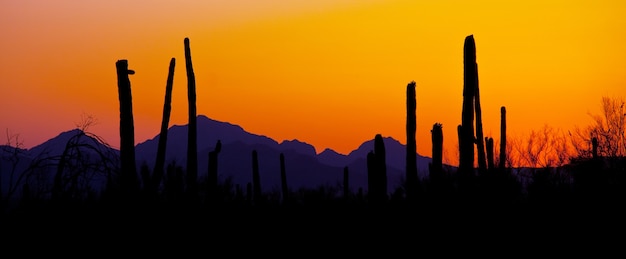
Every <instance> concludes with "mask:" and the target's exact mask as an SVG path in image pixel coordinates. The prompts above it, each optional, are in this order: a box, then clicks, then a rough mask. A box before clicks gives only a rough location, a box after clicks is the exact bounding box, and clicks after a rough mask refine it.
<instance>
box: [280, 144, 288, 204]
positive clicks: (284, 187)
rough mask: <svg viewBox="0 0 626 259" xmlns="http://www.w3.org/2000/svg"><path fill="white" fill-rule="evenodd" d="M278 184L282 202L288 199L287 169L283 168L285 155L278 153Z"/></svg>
mask: <svg viewBox="0 0 626 259" xmlns="http://www.w3.org/2000/svg"><path fill="white" fill-rule="evenodd" d="M280 186H281V189H282V192H283V203H284V202H287V201H288V200H289V186H288V185H287V170H286V168H285V155H284V154H283V153H280Z"/></svg>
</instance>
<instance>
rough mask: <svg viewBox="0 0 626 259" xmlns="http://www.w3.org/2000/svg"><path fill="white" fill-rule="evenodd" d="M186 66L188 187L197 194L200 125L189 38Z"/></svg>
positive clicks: (186, 47) (186, 50) (186, 48)
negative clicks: (197, 120)
mask: <svg viewBox="0 0 626 259" xmlns="http://www.w3.org/2000/svg"><path fill="white" fill-rule="evenodd" d="M184 45H185V68H186V70H187V100H188V104H189V125H188V126H187V130H188V133H187V189H188V191H189V193H190V194H192V195H194V194H196V192H197V190H198V188H197V184H198V183H197V181H198V126H197V122H196V76H195V74H194V72H193V64H192V62H191V47H190V45H189V38H185V40H184Z"/></svg>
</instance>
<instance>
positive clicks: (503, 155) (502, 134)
mask: <svg viewBox="0 0 626 259" xmlns="http://www.w3.org/2000/svg"><path fill="white" fill-rule="evenodd" d="M506 156H507V154H506V108H505V107H504V106H502V107H500V161H499V163H500V164H499V167H500V170H504V169H505V168H506Z"/></svg>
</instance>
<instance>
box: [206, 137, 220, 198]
mask: <svg viewBox="0 0 626 259" xmlns="http://www.w3.org/2000/svg"><path fill="white" fill-rule="evenodd" d="M221 150H222V141H220V140H218V141H217V143H216V144H215V149H213V151H209V171H208V175H207V177H208V181H207V182H208V184H209V194H210V195H211V196H212V198H215V196H216V195H217V156H218V155H219V153H220V151H221Z"/></svg>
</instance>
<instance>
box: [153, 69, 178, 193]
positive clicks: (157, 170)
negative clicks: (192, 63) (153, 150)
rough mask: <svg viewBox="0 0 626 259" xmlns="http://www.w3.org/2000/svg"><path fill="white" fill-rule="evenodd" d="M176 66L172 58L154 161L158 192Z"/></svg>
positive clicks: (154, 179)
mask: <svg viewBox="0 0 626 259" xmlns="http://www.w3.org/2000/svg"><path fill="white" fill-rule="evenodd" d="M175 67H176V58H172V59H171V60H170V66H169V70H168V73H167V82H166V84H165V100H164V101H163V118H162V119H161V132H160V133H159V143H158V149H157V155H156V161H155V163H154V173H153V176H152V186H151V188H152V192H156V191H157V189H158V187H159V185H160V184H161V180H162V179H163V174H164V171H165V150H166V147H167V129H168V127H169V124H170V114H171V111H172V88H173V86H174V68H175Z"/></svg>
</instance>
